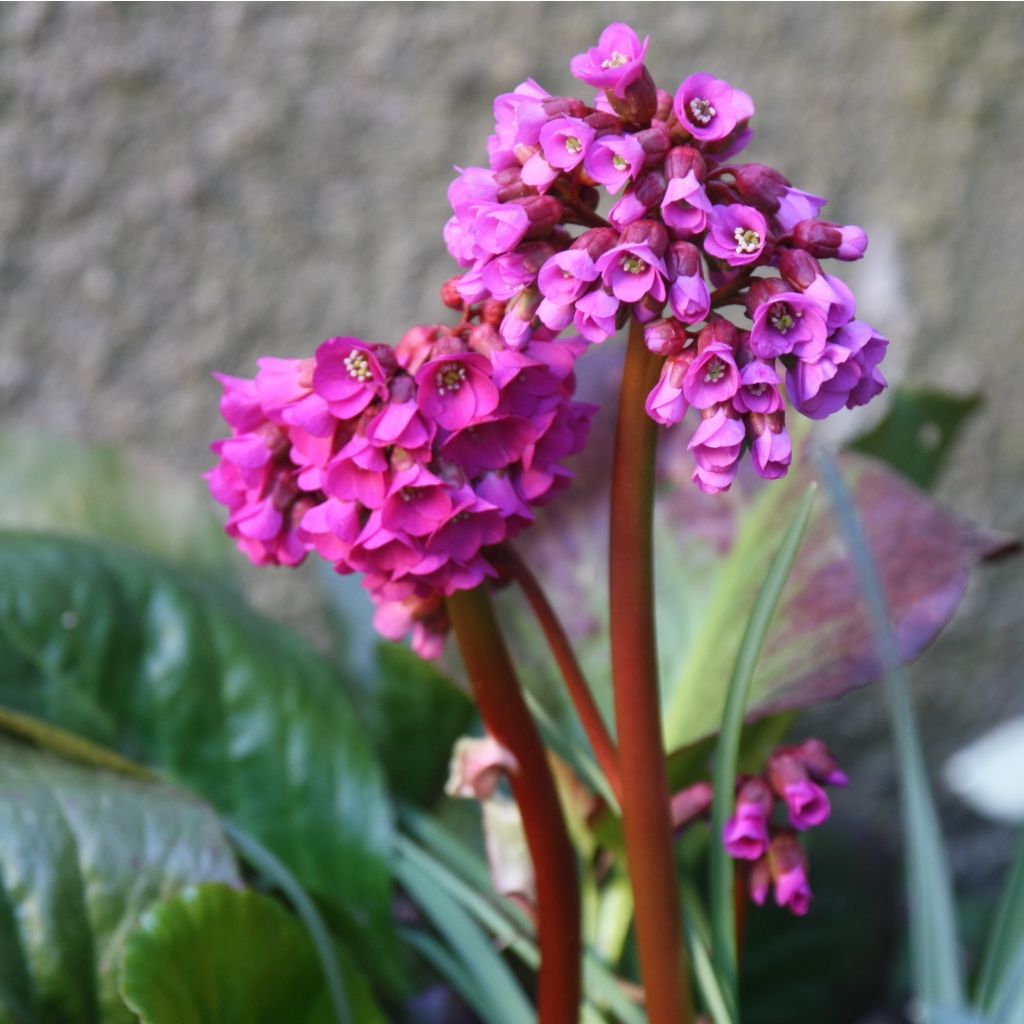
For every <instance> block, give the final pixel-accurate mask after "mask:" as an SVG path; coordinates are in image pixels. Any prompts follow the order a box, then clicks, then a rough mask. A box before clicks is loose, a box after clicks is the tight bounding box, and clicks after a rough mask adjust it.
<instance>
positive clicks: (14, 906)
mask: <svg viewBox="0 0 1024 1024" xmlns="http://www.w3.org/2000/svg"><path fill="white" fill-rule="evenodd" d="M0 837H2V842H0V1022H2V1024H25V1022H32V1024H122V1022H123V1024H129V1022H132V1021H134V1020H135V1018H134V1016H133V1015H132V1014H131V1013H130V1012H129V1011H128V1009H127V1008H126V1007H125V1005H124V1003H123V1001H122V999H121V996H120V994H119V992H118V985H117V968H118V963H119V960H120V956H121V950H122V948H123V946H124V944H125V942H126V940H127V938H128V936H129V935H130V934H131V932H132V931H133V929H134V928H135V927H136V926H137V924H138V921H139V918H140V916H141V915H142V914H143V913H144V911H145V910H146V908H147V907H148V906H150V904H152V903H153V902H154V901H156V900H161V899H167V898H170V897H173V896H174V895H176V894H177V893H178V892H179V891H180V890H181V889H182V888H184V887H185V886H186V885H188V884H190V883H193V882H202V881H217V882H223V883H227V884H228V885H235V886H237V885H240V884H241V881H240V877H239V874H238V867H237V864H236V862H235V858H234V856H233V854H232V852H231V849H230V847H229V846H228V844H227V841H226V840H225V838H224V835H223V833H222V832H221V829H220V826H219V824H218V822H217V819H216V817H215V816H214V814H213V813H212V812H211V811H210V810H209V808H208V807H206V805H204V804H202V803H200V802H199V801H198V800H196V799H195V798H194V797H191V796H189V795H188V794H186V793H183V792H181V791H180V790H177V789H173V788H171V787H169V786H166V785H163V784H159V783H155V782H148V781H142V780H139V779H135V778H129V777H126V776H124V775H120V774H114V773H111V772H108V771H101V770H96V769H94V768H91V767H86V766H83V765H81V764H74V763H71V762H68V761H64V760H62V759H60V758H58V757H55V756H54V755H52V754H50V753H46V752H44V751H39V750H36V749H33V748H31V747H29V746H27V745H26V744H24V743H21V742H17V741H12V740H9V739H2V740H0Z"/></svg>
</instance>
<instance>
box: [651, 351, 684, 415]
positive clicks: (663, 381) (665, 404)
mask: <svg viewBox="0 0 1024 1024" xmlns="http://www.w3.org/2000/svg"><path fill="white" fill-rule="evenodd" d="M695 354H696V353H695V352H694V351H692V350H690V351H687V352H680V353H679V355H677V356H669V358H668V359H666V360H665V362H664V363H662V366H661V376H660V377H659V378H658V383H657V384H655V385H654V387H653V388H652V389H651V393H650V394H649V395H648V396H647V401H646V403H645V404H644V408H645V409H646V410H647V415H648V416H650V417H651V419H652V420H654V422H655V423H660V424H661V425H662V426H663V427H670V426H672V424H674V423H679V422H680V421H681V420H682V418H683V417H684V416H685V415H686V410H687V409H689V404H688V403H687V401H686V396H685V395H684V394H683V380H684V378H685V377H686V371H687V369H688V368H689V366H690V364H691V363H692V362H693V357H694V355H695Z"/></svg>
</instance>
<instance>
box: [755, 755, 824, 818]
mask: <svg viewBox="0 0 1024 1024" xmlns="http://www.w3.org/2000/svg"><path fill="white" fill-rule="evenodd" d="M766 771H767V775H768V780H769V782H770V783H771V787H772V789H773V790H774V791H775V793H776V795H777V796H779V797H780V799H782V800H784V801H785V802H786V806H787V808H788V809H789V823H790V824H791V825H792V826H793V828H795V829H798V830H799V831H803V830H804V829H808V828H813V827H814V826H815V825H820V824H821V823H822V822H824V821H826V820H827V819H828V816H829V814H830V813H831V811H832V808H831V805H830V804H829V800H828V796H827V795H826V794H825V791H824V790H823V789H822V788H821V787H820V786H819V785H817V784H816V783H814V782H812V781H811V780H810V778H808V775H807V770H806V768H804V766H803V764H802V763H801V761H800V759H799V758H798V757H796V755H795V754H794V753H793V751H792V750H790V749H789V748H788V747H780V748H779V749H778V750H776V751H775V752H774V753H773V754H772V755H771V757H769V758H768V764H767V768H766Z"/></svg>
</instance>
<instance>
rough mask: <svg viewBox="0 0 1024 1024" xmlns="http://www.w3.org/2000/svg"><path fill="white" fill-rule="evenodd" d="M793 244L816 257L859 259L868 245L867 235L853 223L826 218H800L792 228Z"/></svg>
mask: <svg viewBox="0 0 1024 1024" xmlns="http://www.w3.org/2000/svg"><path fill="white" fill-rule="evenodd" d="M792 237H793V244H794V245H795V246H796V247H797V248H799V249H803V250H804V251H805V252H809V253H810V254H811V255H812V256H817V257H818V259H838V260H859V259H860V258H861V256H863V255H864V252H865V250H866V249H867V247H868V236H867V234H866V233H865V231H864V229H863V228H859V227H857V226H856V225H855V224H847V225H839V224H832V223H830V222H829V221H827V220H801V221H798V222H797V223H796V224H794V225H793V228H792Z"/></svg>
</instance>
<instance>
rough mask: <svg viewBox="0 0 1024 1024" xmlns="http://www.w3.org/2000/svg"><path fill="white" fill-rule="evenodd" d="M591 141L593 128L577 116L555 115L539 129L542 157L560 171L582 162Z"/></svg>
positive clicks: (568, 169) (569, 169)
mask: <svg viewBox="0 0 1024 1024" xmlns="http://www.w3.org/2000/svg"><path fill="white" fill-rule="evenodd" d="M593 141H594V129H593V128H591V127H590V125H589V124H587V122H586V121H583V120H581V119H580V118H578V117H556V118H555V119H554V120H552V121H548V123H547V124H546V125H544V127H543V128H541V130H540V148H541V152H542V153H543V154H544V159H545V160H546V161H547V162H548V163H549V164H550V165H551V166H552V167H557V168H558V169H559V170H560V171H571V170H572V169H573V168H574V167H578V166H579V165H580V164H581V163H583V159H584V157H585V156H586V155H587V150H588V149H590V144H591V143H592V142H593ZM524 180H525V179H524Z"/></svg>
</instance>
